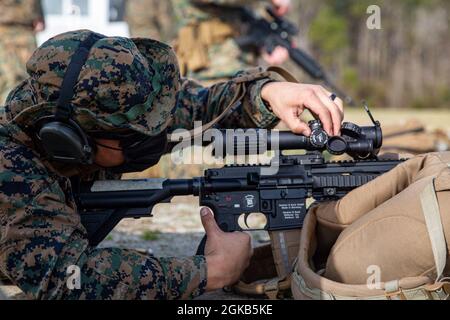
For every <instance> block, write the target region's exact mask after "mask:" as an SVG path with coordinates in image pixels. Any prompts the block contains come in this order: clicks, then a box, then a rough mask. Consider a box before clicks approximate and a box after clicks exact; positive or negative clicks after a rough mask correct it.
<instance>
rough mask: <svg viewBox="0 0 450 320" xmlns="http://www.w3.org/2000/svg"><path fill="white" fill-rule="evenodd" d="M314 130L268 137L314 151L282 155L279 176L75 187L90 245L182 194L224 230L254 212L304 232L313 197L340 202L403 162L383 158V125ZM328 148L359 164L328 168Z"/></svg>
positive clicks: (216, 173) (212, 173) (231, 173)
mask: <svg viewBox="0 0 450 320" xmlns="http://www.w3.org/2000/svg"><path fill="white" fill-rule="evenodd" d="M369 114H370V112H369ZM372 119H373V118H372ZM310 126H311V129H312V135H311V137H304V136H298V135H295V134H292V133H288V132H283V133H277V132H272V133H271V134H267V136H266V139H267V141H268V142H270V143H269V145H270V144H275V143H276V144H277V145H278V148H279V150H298V149H304V150H309V151H308V152H307V153H306V154H305V155H290V156H286V155H280V154H277V156H276V157H274V159H273V160H272V163H271V165H272V166H276V167H277V168H278V171H277V172H276V173H275V174H272V173H268V172H269V171H266V170H269V168H270V166H269V165H254V166H250V165H243V166H240V165H232V166H225V167H223V168H220V169H209V170H206V171H205V175H204V176H203V177H199V178H194V179H178V180H169V179H167V180H164V179H144V180H129V181H126V180H121V181H96V182H93V183H89V184H81V185H78V186H77V187H76V186H74V189H75V197H76V200H77V203H78V208H79V210H80V214H81V221H82V224H83V225H84V226H85V228H86V230H87V232H88V238H89V241H90V244H91V245H97V244H98V243H100V242H101V241H102V240H103V239H104V238H105V237H106V236H107V235H108V233H109V232H110V231H111V230H112V229H113V228H114V227H115V226H116V225H117V223H119V222H120V221H121V220H122V219H124V218H141V217H151V216H152V208H153V206H154V205H156V204H158V203H167V202H170V200H171V199H172V198H173V197H174V196H181V195H195V196H198V197H199V198H200V205H201V206H207V207H210V208H211V209H213V211H214V213H215V219H216V221H217V223H218V225H219V226H220V228H221V229H222V230H224V231H228V232H231V231H236V230H242V227H241V226H240V225H239V223H238V219H239V217H240V216H241V215H243V214H244V215H245V216H246V217H247V216H248V215H249V214H252V213H262V214H264V215H265V216H266V218H267V224H266V226H265V227H264V228H263V229H265V230H269V231H273V230H289V229H295V228H301V227H302V223H303V219H304V217H305V215H306V211H307V207H306V200H307V199H308V198H314V199H315V200H316V201H319V202H321V201H328V200H336V199H340V198H342V197H343V196H345V195H346V194H347V193H349V192H350V191H352V190H354V189H355V188H358V187H360V186H362V185H364V184H366V183H368V182H370V181H372V180H373V179H375V178H376V177H378V176H380V175H382V174H384V173H386V172H388V171H390V170H391V169H393V168H394V167H396V166H397V165H398V164H399V163H401V161H400V160H379V159H377V156H376V155H377V153H378V150H379V149H380V147H381V145H382V132H381V128H380V124H379V122H375V121H374V126H369V127H359V126H357V125H355V124H352V123H344V125H343V127H342V136H341V137H331V138H329V137H328V136H327V134H326V133H325V131H324V130H323V129H322V127H321V123H320V122H319V121H312V122H311V123H310ZM275 138H278V139H275ZM238 140H239V139H238V138H233V139H228V141H231V143H232V144H237V145H240V146H241V148H242V150H244V151H245V152H247V151H250V150H257V149H258V148H255V147H254V146H252V145H251V144H252V143H250V142H249V141H246V142H245V143H242V141H241V142H239V141H238ZM275 140H277V141H275ZM260 142H261V141H256V144H257V145H259V144H260ZM325 150H328V151H329V152H331V153H333V154H343V153H348V154H350V155H352V157H353V158H354V159H355V160H353V161H343V162H326V161H325V158H324V155H323V154H322V151H325ZM263 151H264V150H263ZM256 152H257V153H259V152H260V151H258V150H257V151H256Z"/></svg>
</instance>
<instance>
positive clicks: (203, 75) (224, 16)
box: [171, 0, 270, 83]
mask: <svg viewBox="0 0 450 320" xmlns="http://www.w3.org/2000/svg"><path fill="white" fill-rule="evenodd" d="M171 2H172V6H173V8H174V13H175V17H176V25H177V29H178V30H182V29H183V28H185V27H188V26H190V27H193V28H199V26H200V25H201V24H203V25H207V23H209V22H211V21H216V20H220V22H222V23H224V26H225V27H228V28H229V29H230V32H229V34H228V35H225V36H224V35H223V31H222V32H220V31H219V33H221V35H220V36H219V37H218V39H217V40H214V37H215V36H214V33H215V32H217V29H221V28H222V29H223V28H224V26H217V25H211V26H207V27H206V28H207V29H209V30H210V31H207V34H208V35H207V37H209V38H213V39H212V43H207V44H204V46H206V47H207V48H206V53H205V55H206V56H207V57H206V60H207V61H206V62H205V65H204V66H200V67H199V68H196V67H189V66H187V67H186V68H182V70H183V74H184V75H186V76H188V77H191V78H194V79H198V80H200V81H203V82H205V83H208V82H207V81H211V80H212V81H215V80H217V79H229V78H231V77H232V76H233V75H234V74H236V72H238V71H239V70H244V69H247V68H249V67H252V66H255V65H256V64H257V58H258V55H256V54H254V53H250V52H243V51H242V50H241V49H240V48H239V46H238V44H237V43H236V41H235V39H234V38H235V37H236V36H237V35H239V33H240V32H241V30H242V25H241V21H240V20H239V18H238V17H236V16H235V15H234V14H233V13H232V12H231V11H230V10H227V7H229V6H236V5H240V6H249V5H250V6H252V7H254V8H255V9H259V8H261V7H262V6H263V5H267V4H269V3H270V1H268V0H250V1H248V0H171ZM200 29H201V27H200ZM225 32H226V31H225ZM199 33H201V32H199V31H198V30H196V31H195V32H194V34H197V35H198V34H199ZM183 38H184V39H183ZM194 38H195V37H194ZM201 38H202V37H201V36H200V37H198V38H197V39H195V40H191V39H188V40H186V35H185V34H183V35H181V34H180V35H179V36H178V39H177V46H184V43H186V42H187V43H188V44H187V46H189V44H190V45H191V46H196V47H197V48H198V47H201V46H202V45H203V44H202V43H196V42H202V39H201ZM208 41H211V40H208ZM195 43H196V44H195ZM179 49H180V50H177V54H178V55H179V56H183V51H194V50H195V49H191V48H186V50H183V48H179ZM189 59H195V58H192V57H186V60H189ZM181 60H183V59H181ZM187 64H189V63H187Z"/></svg>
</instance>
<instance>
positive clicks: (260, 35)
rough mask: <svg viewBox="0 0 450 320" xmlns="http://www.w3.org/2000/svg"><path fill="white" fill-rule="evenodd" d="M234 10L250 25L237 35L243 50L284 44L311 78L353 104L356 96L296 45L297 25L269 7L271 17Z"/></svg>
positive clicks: (268, 11)
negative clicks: (343, 88) (335, 82)
mask: <svg viewBox="0 0 450 320" xmlns="http://www.w3.org/2000/svg"><path fill="white" fill-rule="evenodd" d="M233 10H235V11H236V15H239V16H240V17H241V20H242V23H244V24H246V25H247V28H246V29H247V30H246V32H245V34H243V35H242V36H241V37H239V38H237V43H238V44H239V45H240V46H241V47H242V48H243V49H244V50H246V49H249V50H251V49H254V48H256V49H258V50H261V49H263V50H265V51H267V52H269V53H271V52H272V51H273V50H274V49H275V47H277V46H281V47H284V48H286V49H287V50H288V51H289V56H290V58H291V59H292V61H294V62H295V63H296V64H297V65H298V66H299V67H300V68H302V69H303V70H304V71H305V72H306V73H307V74H308V75H309V76H310V77H311V78H313V79H314V80H317V81H321V82H322V83H323V84H324V85H325V86H327V87H328V88H329V89H331V90H333V91H334V93H336V94H337V95H338V96H339V97H340V98H341V99H342V100H344V101H345V102H346V103H347V104H350V105H352V104H353V99H352V98H351V97H350V96H349V95H347V94H346V93H345V92H344V91H342V90H341V89H339V88H338V87H337V86H336V85H335V84H334V83H333V81H332V80H331V79H330V77H329V76H328V75H327V74H326V73H325V71H324V69H323V68H322V66H321V65H320V64H319V63H318V62H317V61H315V60H314V58H313V57H311V56H310V55H308V54H307V53H306V52H305V51H303V50H301V49H300V48H297V47H295V46H294V40H293V39H294V37H295V36H297V35H298V33H299V30H298V28H297V26H296V25H295V24H293V23H292V22H290V21H289V20H287V19H286V18H283V17H279V16H278V15H277V14H276V13H275V12H274V10H273V9H272V8H270V7H268V8H267V9H266V11H267V13H268V14H269V16H270V19H267V18H266V17H263V16H259V15H257V14H256V13H254V12H253V11H252V10H251V9H249V8H247V7H233Z"/></svg>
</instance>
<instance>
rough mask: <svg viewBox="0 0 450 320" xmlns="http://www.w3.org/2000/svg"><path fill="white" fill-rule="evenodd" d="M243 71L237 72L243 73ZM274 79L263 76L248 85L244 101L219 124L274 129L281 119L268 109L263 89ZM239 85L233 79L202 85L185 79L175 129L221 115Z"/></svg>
mask: <svg viewBox="0 0 450 320" xmlns="http://www.w3.org/2000/svg"><path fill="white" fill-rule="evenodd" d="M241 74H242V73H240V74H238V75H241ZM269 81H272V79H269V78H267V79H262V80H258V81H255V82H253V83H250V84H248V85H247V94H246V96H245V98H244V99H245V101H243V103H240V104H239V106H238V107H237V108H235V109H234V110H233V112H232V114H230V115H228V116H227V117H226V118H225V119H224V120H223V121H222V122H221V123H220V124H219V125H220V127H221V128H230V129H231V128H273V127H275V126H276V125H277V124H278V122H279V120H278V118H277V117H276V116H275V115H274V114H273V113H272V112H270V111H269V110H268V109H267V106H266V104H265V103H264V101H263V100H262V98H261V88H262V87H263V85H264V84H266V83H267V82H269ZM236 90H237V85H236V84H235V83H234V82H233V81H232V80H230V81H228V82H223V83H218V84H216V85H213V86H211V87H203V86H201V85H200V84H198V83H197V82H195V81H193V80H188V79H183V80H182V86H181V90H180V93H179V96H178V99H177V105H176V108H175V114H174V122H173V124H172V126H171V128H170V131H173V130H175V129H187V130H191V129H193V127H194V122H195V121H201V122H202V124H203V125H204V124H207V123H208V122H210V121H212V120H213V119H214V118H216V117H217V116H219V115H220V114H221V113H222V112H223V110H224V109H225V108H226V107H227V106H228V105H229V103H230V102H231V100H232V99H233V97H234V95H235V92H236Z"/></svg>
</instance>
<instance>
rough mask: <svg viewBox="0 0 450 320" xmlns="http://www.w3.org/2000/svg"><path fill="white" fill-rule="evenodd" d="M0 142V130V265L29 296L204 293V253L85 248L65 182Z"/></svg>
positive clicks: (27, 153)
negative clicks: (179, 255) (171, 255)
mask: <svg viewBox="0 0 450 320" xmlns="http://www.w3.org/2000/svg"><path fill="white" fill-rule="evenodd" d="M0 128H1V127H0ZM5 141H7V140H5V138H4V137H1V135H0V159H1V160H0V234H1V238H0V270H1V271H2V272H3V273H5V274H6V275H7V276H8V277H9V278H11V279H12V280H13V282H14V283H15V284H16V285H17V286H18V287H19V288H20V289H22V291H24V292H25V293H26V294H27V295H28V296H29V297H30V298H34V299H186V298H192V297H195V296H197V295H200V294H202V293H203V292H204V289H205V286H206V261H205V258H204V257H201V256H199V257H193V258H155V257H151V256H146V255H142V254H139V253H137V252H135V251H132V250H122V249H98V248H92V247H90V246H89V245H88V241H87V239H86V233H85V230H84V228H83V227H82V226H81V224H80V216H79V215H78V214H77V212H76V207H75V204H74V201H73V197H72V195H71V193H70V185H69V181H68V180H67V179H66V178H62V177H60V176H56V175H54V174H52V173H50V172H48V171H47V169H46V167H45V166H44V165H43V164H42V163H41V162H40V161H39V159H37V158H36V157H35V155H34V153H33V152H32V151H31V150H30V149H28V148H26V147H24V146H22V145H17V144H15V143H12V142H5ZM78 275H79V277H78Z"/></svg>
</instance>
